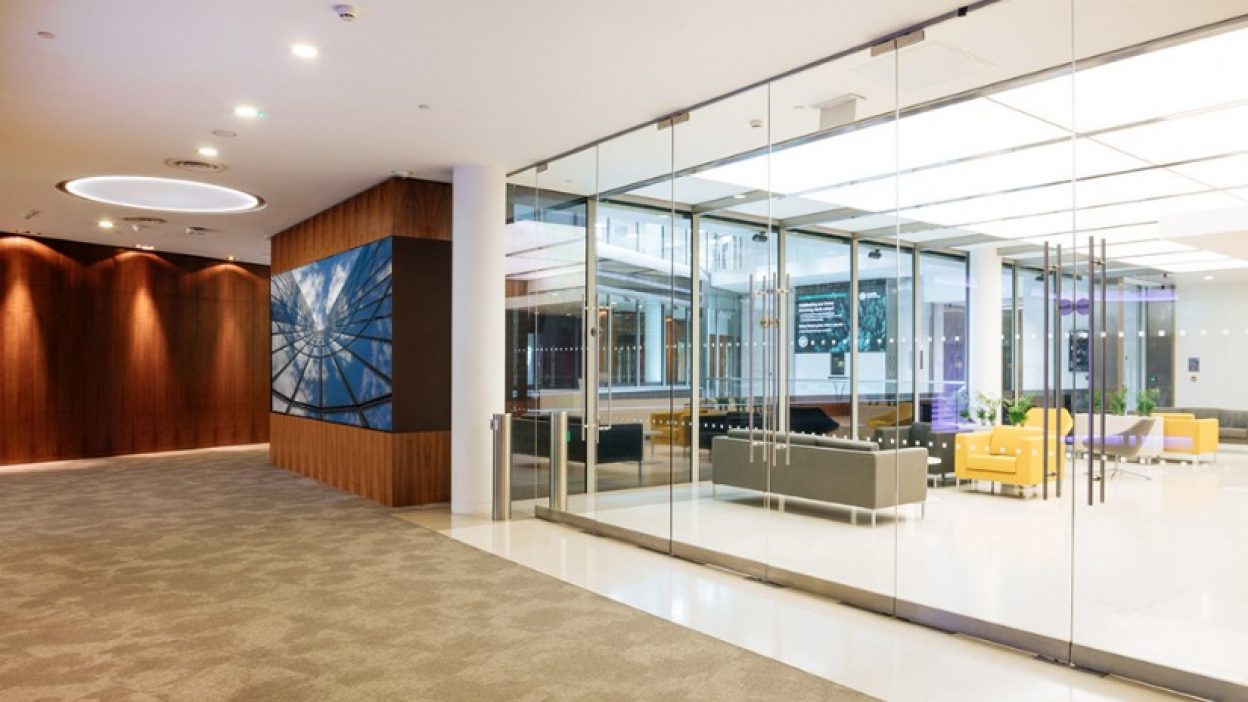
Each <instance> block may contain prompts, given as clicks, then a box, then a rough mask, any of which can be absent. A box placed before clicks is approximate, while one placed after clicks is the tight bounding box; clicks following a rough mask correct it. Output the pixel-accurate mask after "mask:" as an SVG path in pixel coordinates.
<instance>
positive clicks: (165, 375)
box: [0, 235, 269, 464]
mask: <svg viewBox="0 0 1248 702" xmlns="http://www.w3.org/2000/svg"><path fill="white" fill-rule="evenodd" d="M0 310H3V334H2V335H0V361H2V363H3V365H2V367H0V416H2V418H3V421H2V422H0V464H11V463H22V462H28V461H43V460H57V459H66V458H82V457H90V456H107V455H117V454H124V453H135V452H147V451H161V450H169V449H184V448H199V447H205V446H219V445H227V444H241V443H255V442H263V441H265V440H267V439H268V421H267V419H268V404H269V400H268V385H269V373H268V366H269V360H268V359H269V342H268V338H269V334H268V269H267V268H266V267H264V266H251V265H241V264H235V263H227V262H224V261H215V260H211V259H204V258H198V257H193V256H178V255H169V254H155V253H150V252H148V253H145V252H139V251H133V250H128V249H117V248H114V247H106V246H96V245H91V244H81V243H74V242H64V241H55V240H45V239H31V238H27V237H22V236H14V235H0Z"/></svg>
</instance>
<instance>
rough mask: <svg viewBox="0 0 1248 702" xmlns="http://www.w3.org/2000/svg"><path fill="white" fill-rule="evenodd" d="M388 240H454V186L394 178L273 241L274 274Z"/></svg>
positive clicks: (307, 221)
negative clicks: (452, 196)
mask: <svg viewBox="0 0 1248 702" xmlns="http://www.w3.org/2000/svg"><path fill="white" fill-rule="evenodd" d="M387 236H398V237H405V238H415V239H439V240H443V241H450V239H451V186H450V185H449V184H447V183H435V182H432V181H426V180H414V179H411V178H390V179H388V180H385V181H382V182H381V183H378V184H377V185H375V186H373V187H371V188H369V189H368V190H365V191H364V192H362V193H359V194H357V195H353V196H351V197H349V198H347V199H346V200H343V201H342V202H340V203H338V204H336V205H334V206H332V207H330V208H329V209H327V210H325V211H323V212H320V213H319V214H316V215H313V216H312V217H310V218H308V219H306V220H304V221H302V222H300V223H299V224H296V225H295V226H293V227H290V228H289V229H286V230H285V231H282V232H280V233H279V234H277V235H276V236H274V237H273V239H272V242H271V257H270V263H271V265H272V269H273V273H282V272H284V271H288V270H290V269H292V268H298V267H299V266H302V265H304V264H305V263H311V262H312V261H317V260H319V259H322V258H325V257H326V256H332V255H333V254H336V253H338V252H340V251H346V250H347V249H352V248H355V247H357V246H362V245H364V244H367V243H368V242H370V241H376V240H377V239H381V238H383V237H387Z"/></svg>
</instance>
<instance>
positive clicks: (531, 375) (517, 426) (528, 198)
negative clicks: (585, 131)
mask: <svg viewBox="0 0 1248 702" xmlns="http://www.w3.org/2000/svg"><path fill="white" fill-rule="evenodd" d="M589 163H592V162H591V161H588V160H587V159H586V158H585V156H583V155H581V156H571V157H568V158H566V159H562V160H561V161H559V162H556V163H553V164H550V166H548V167H546V168H545V169H542V170H540V171H539V169H536V168H535V169H529V170H527V171H524V172H522V173H519V174H516V175H514V176H512V177H511V178H510V179H509V180H508V185H507V233H506V246H507V258H506V276H507V278H506V285H505V291H506V296H507V303H506V331H505V335H506V340H507V344H506V348H507V349H508V355H507V358H506V362H505V363H506V370H505V378H506V404H505V406H506V408H507V411H508V412H510V413H511V415H512V481H511V484H512V499H513V514H515V515H518V516H524V515H529V516H531V515H532V514H533V513H534V508H535V507H536V506H537V505H542V506H546V505H547V504H548V500H549V495H550V484H551V483H550V470H551V455H552V441H554V443H564V444H565V445H564V446H563V447H561V448H563V449H564V455H567V450H566V449H567V448H568V446H567V445H566V439H565V440H559V439H557V437H554V434H553V433H552V431H551V422H552V417H553V415H555V414H556V413H559V412H565V413H568V415H570V424H571V425H572V426H576V424H577V422H579V420H580V416H581V410H582V400H583V397H584V394H583V389H582V378H583V371H584V367H583V342H582V327H583V313H582V310H583V307H584V302H583V300H584V295H585V232H586V227H585V216H586V192H585V185H586V183H587V182H588V183H592V178H587V176H589V175H591V174H592V170H590V171H587V170H586V165H588V164H589ZM552 177H558V178H559V180H558V181H557V182H559V183H560V184H561V186H562V187H560V188H552V187H550V186H549V183H550V182H551V179H552ZM575 451H576V449H575V447H573V453H575ZM580 451H581V455H583V452H584V444H583V443H581V444H580ZM582 460H583V459H582ZM572 465H573V466H575V463H573V464H572ZM570 485H571V490H572V491H573V492H576V491H583V489H584V480H583V477H581V476H572V478H571V481H570Z"/></svg>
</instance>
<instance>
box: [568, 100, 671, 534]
mask: <svg viewBox="0 0 1248 702" xmlns="http://www.w3.org/2000/svg"><path fill="white" fill-rule="evenodd" d="M673 138H674V135H673V132H672V125H671V124H670V123H669V124H665V125H650V126H647V127H643V128H640V129H637V130H634V131H632V132H629V133H626V134H624V135H621V136H618V137H615V138H613V139H611V140H608V141H606V142H604V143H602V144H599V145H598V146H597V147H595V165H594V174H595V176H594V177H595V186H594V189H593V193H594V195H593V197H592V199H591V200H590V202H589V209H590V214H589V221H591V222H592V223H593V230H594V231H593V234H592V236H591V237H590V245H589V247H588V251H587V260H588V261H589V271H588V275H587V284H586V289H587V299H588V300H590V301H591V302H590V304H588V305H587V307H586V310H587V317H586V325H587V328H586V333H587V338H588V339H589V340H590V345H591V351H590V352H589V354H588V355H589V357H590V361H589V364H588V373H587V376H586V377H587V393H586V404H587V417H589V418H590V419H589V421H588V422H587V423H586V428H585V433H586V436H587V441H588V445H589V448H590V450H589V451H588V452H587V457H586V458H587V462H586V500H585V502H584V503H583V504H580V505H578V510H579V512H578V513H579V514H582V515H584V516H588V517H590V518H592V519H593V520H594V521H595V523H596V525H597V528H599V529H600V530H602V531H604V533H611V530H613V529H616V530H623V532H622V533H623V535H626V536H627V537H628V538H631V539H633V540H634V541H639V542H640V543H643V544H644V545H647V546H649V547H651V548H655V549H658V550H662V551H668V550H669V542H670V538H671V507H670V504H671V491H672V485H673V482H674V481H677V480H685V481H687V480H688V475H689V472H690V439H691V437H690V416H691V407H690V404H691V402H690V397H691V388H692V380H691V368H690V359H689V348H690V344H689V336H690V333H691V329H690V323H689V319H690V311H689V310H690V304H691V298H690V290H689V287H690V282H689V279H690V229H689V218H688V216H687V215H686V214H685V213H683V212H678V211H677V210H676V209H675V203H674V201H673V197H672V188H671V170H672V156H671V153H672V140H673Z"/></svg>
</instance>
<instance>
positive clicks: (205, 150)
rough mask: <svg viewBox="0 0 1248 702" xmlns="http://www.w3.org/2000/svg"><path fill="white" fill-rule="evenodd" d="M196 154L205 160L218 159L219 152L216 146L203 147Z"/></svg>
mask: <svg viewBox="0 0 1248 702" xmlns="http://www.w3.org/2000/svg"><path fill="white" fill-rule="evenodd" d="M196 153H198V154H199V155H200V156H203V157H204V158H216V157H217V154H218V153H219V152H218V151H217V148H216V147H215V146H201V147H199V150H198V151H196Z"/></svg>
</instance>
